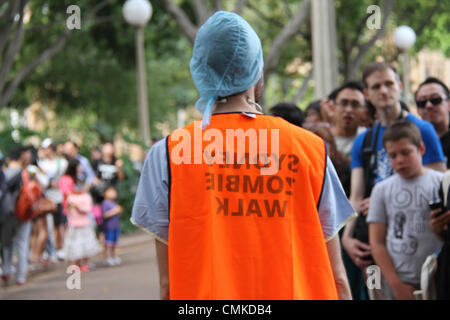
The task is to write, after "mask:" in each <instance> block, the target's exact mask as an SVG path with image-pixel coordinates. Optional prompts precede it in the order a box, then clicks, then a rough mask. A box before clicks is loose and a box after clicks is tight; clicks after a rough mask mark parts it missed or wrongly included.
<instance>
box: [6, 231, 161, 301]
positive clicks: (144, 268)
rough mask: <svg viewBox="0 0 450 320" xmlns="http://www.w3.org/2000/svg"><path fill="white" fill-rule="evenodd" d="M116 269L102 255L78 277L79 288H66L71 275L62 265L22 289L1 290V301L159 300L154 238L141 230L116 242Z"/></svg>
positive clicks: (38, 275) (48, 269) (35, 276)
mask: <svg viewBox="0 0 450 320" xmlns="http://www.w3.org/2000/svg"><path fill="white" fill-rule="evenodd" d="M117 252H118V255H119V256H120V258H121V259H122V263H121V264H120V265H119V266H115V267H108V266H106V265H105V264H104V262H103V258H102V256H101V255H98V256H96V257H94V258H93V259H92V262H93V263H94V264H95V266H96V268H95V269H94V270H92V271H90V272H88V273H82V274H81V288H80V289H79V290H77V289H73V290H69V289H67V286H66V282H67V279H68V277H69V276H70V274H67V273H66V268H67V264H66V263H64V262H61V263H58V264H55V265H52V266H50V267H46V270H45V271H42V270H41V271H39V272H36V273H35V274H32V275H31V276H30V277H29V279H28V282H27V284H26V285H25V286H23V287H18V286H15V285H12V286H8V287H1V288H0V300H36V299H42V300H111V299H116V300H130V299H131V300H143V299H151V300H155V299H159V280H158V269H157V262H156V253H155V246H154V239H153V237H152V236H151V235H149V234H147V233H144V232H142V231H139V232H136V233H133V234H132V235H127V236H123V237H122V238H121V239H120V242H119V248H118V251H117Z"/></svg>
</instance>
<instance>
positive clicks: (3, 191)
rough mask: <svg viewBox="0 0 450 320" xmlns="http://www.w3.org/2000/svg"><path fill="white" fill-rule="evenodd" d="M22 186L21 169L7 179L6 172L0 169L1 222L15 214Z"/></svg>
mask: <svg viewBox="0 0 450 320" xmlns="http://www.w3.org/2000/svg"><path fill="white" fill-rule="evenodd" d="M21 186H22V175H21V171H19V172H18V173H17V174H15V175H13V176H11V177H10V178H9V179H6V177H5V174H4V172H3V171H2V170H0V223H2V222H4V221H5V220H6V219H8V217H10V216H12V215H13V214H14V210H15V206H16V200H17V197H18V195H19V192H20V187H21Z"/></svg>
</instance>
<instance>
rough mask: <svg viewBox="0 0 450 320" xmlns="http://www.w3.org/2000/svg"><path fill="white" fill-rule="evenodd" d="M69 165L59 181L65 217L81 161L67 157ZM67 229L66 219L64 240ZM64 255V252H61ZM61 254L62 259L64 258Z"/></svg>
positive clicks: (62, 235) (62, 233) (62, 234)
mask: <svg viewBox="0 0 450 320" xmlns="http://www.w3.org/2000/svg"><path fill="white" fill-rule="evenodd" d="M67 161H68V165H67V169H66V173H65V174H64V175H63V176H62V177H61V179H59V182H58V187H59V190H60V191H61V193H62V194H63V202H62V212H63V216H64V217H66V216H67V197H68V196H69V194H71V193H73V189H74V187H75V185H76V183H77V173H78V172H79V171H80V170H81V167H80V161H78V160H77V159H75V158H70V157H67ZM66 228H67V218H66V219H65V224H64V228H63V230H62V232H61V237H62V239H64V233H65V230H66ZM61 253H62V252H61ZM61 253H60V258H62V259H63V258H64V257H63V256H62V255H61Z"/></svg>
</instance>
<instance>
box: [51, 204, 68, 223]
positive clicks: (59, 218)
mask: <svg viewBox="0 0 450 320" xmlns="http://www.w3.org/2000/svg"><path fill="white" fill-rule="evenodd" d="M53 221H54V224H55V227H59V226H60V225H66V224H67V217H66V216H65V215H64V214H63V212H62V204H61V203H58V205H57V209H56V212H55V213H54V214H53Z"/></svg>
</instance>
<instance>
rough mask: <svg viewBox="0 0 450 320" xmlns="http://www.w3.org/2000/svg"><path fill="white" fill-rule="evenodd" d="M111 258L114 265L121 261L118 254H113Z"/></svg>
mask: <svg viewBox="0 0 450 320" xmlns="http://www.w3.org/2000/svg"><path fill="white" fill-rule="evenodd" d="M112 260H113V261H114V264H115V265H118V264H120V263H121V262H122V260H121V259H120V258H119V257H118V256H115V257H114V258H113V259H112Z"/></svg>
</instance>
